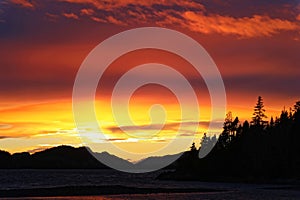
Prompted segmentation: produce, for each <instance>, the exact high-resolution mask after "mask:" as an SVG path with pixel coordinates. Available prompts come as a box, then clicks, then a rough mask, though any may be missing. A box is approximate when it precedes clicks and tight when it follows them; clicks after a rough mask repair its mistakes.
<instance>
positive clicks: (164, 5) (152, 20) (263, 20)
mask: <svg viewBox="0 0 300 200" xmlns="http://www.w3.org/2000/svg"><path fill="white" fill-rule="evenodd" d="M11 2H12V3H13V4H18V5H21V6H22V7H26V8H34V7H35V5H34V4H33V3H31V2H30V1H27V0H11ZM54 2H56V4H58V5H60V4H61V5H60V6H56V7H55V9H58V10H57V11H56V12H57V13H61V15H62V16H64V17H66V18H69V19H76V20H78V19H83V18H88V19H90V20H92V21H94V22H99V23H107V24H114V25H118V26H136V25H158V26H163V27H170V26H171V27H178V28H184V29H187V30H190V31H193V32H196V33H201V34H221V35H233V36H237V37H239V38H254V37H271V36H274V35H276V34H280V33H282V32H286V31H294V32H298V31H300V22H299V19H300V16H299V15H295V17H294V20H292V19H287V18H286V17H285V16H284V13H285V12H282V13H280V12H277V13H280V14H278V16H274V15H273V14H272V13H268V12H266V13H264V14H262V13H261V14H257V13H253V14H251V15H249V16H240V15H239V16H234V14H231V15H229V14H228V15H227V14H224V13H214V12H211V11H210V10H208V9H207V8H206V6H204V5H203V4H201V3H199V2H196V1H185V0H170V1H155V0H152V1H148V0H141V1H135V0H113V1H108V0H105V1H99V0H56V1H54ZM43 3H44V4H46V3H45V2H42V1H41V2H39V5H40V4H43ZM48 3H49V2H48ZM65 3H68V4H70V6H69V7H70V8H69V9H68V10H69V12H64V10H65V5H66V4H65ZM49 4H50V3H49ZM74 6H75V7H74ZM264 6H265V5H264ZM277 6H278V7H280V6H281V5H277ZM276 8H277V7H276ZM59 9H61V10H59ZM274 9H275V8H274ZM278 9H279V8H278ZM283 9H284V7H282V10H283ZM46 13H47V12H46ZM291 13H294V12H291ZM280 15H281V16H280ZM287 15H289V16H290V14H287Z"/></svg>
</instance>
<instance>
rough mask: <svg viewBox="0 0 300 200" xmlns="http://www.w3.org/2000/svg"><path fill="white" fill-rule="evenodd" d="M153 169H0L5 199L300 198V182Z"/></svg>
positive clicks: (1, 186) (1, 187)
mask: <svg viewBox="0 0 300 200" xmlns="http://www.w3.org/2000/svg"><path fill="white" fill-rule="evenodd" d="M160 173H162V172H161V171H159V172H153V173H147V174H128V173H122V172H118V171H115V170H106V169H97V170H87V169H86V170H79V169H73V170H46V169H43V170H20V169H18V170H0V177H1V182H0V198H4V199H8V198H9V199H26V198H27V199H101V200H104V199H105V200H106V199H107V200H108V199H113V200H115V199H120V200H124V199H158V200H160V199H217V200H218V199H266V200H268V199H272V200H274V199H283V200H285V199H286V200H287V199H289V200H290V199H300V185H298V184H297V183H296V182H290V183H285V184H245V183H225V182H222V183H220V182H200V181H173V180H165V181H163V180H157V178H156V177H157V175H158V174H160Z"/></svg>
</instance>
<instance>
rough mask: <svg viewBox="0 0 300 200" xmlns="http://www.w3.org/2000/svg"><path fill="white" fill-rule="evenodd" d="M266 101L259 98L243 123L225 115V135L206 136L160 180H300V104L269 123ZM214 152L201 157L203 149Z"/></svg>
mask: <svg viewBox="0 0 300 200" xmlns="http://www.w3.org/2000/svg"><path fill="white" fill-rule="evenodd" d="M266 118H267V116H266V114H265V109H264V103H263V98H262V97H261V96H259V97H258V100H257V104H256V105H255V107H254V112H253V116H252V120H251V121H250V122H248V121H247V120H246V121H244V122H243V123H242V122H240V120H239V118H238V117H235V118H233V116H232V113H231V112H229V113H228V114H227V115H226V119H225V122H224V126H223V132H222V133H221V135H220V136H219V138H218V140H217V138H216V136H212V137H209V136H207V134H204V136H203V138H202V140H201V142H200V143H201V144H200V148H199V149H197V148H196V147H195V144H194V143H193V144H192V146H191V148H190V151H188V152H185V153H184V154H183V156H181V158H180V159H179V160H177V161H176V162H175V163H173V166H174V167H175V169H176V170H175V171H174V172H167V173H163V174H161V176H160V177H159V178H161V179H177V180H214V181H231V180H241V181H266V180H274V179H277V180H282V179H299V178H300V156H299V153H300V101H298V102H296V103H295V105H294V106H293V107H292V108H290V109H289V110H286V109H285V108H284V109H283V110H282V112H281V115H280V116H279V117H276V118H275V119H274V118H273V117H271V118H270V121H267V120H266ZM212 144H215V146H214V148H213V149H212V151H211V152H210V153H209V154H208V155H207V156H206V157H205V158H202V159H199V158H198V153H199V150H200V149H201V148H209V146H210V145H212Z"/></svg>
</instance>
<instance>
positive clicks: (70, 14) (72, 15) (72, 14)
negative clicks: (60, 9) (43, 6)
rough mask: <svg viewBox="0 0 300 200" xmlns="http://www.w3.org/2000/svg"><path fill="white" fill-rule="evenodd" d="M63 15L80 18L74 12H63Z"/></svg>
mask: <svg viewBox="0 0 300 200" xmlns="http://www.w3.org/2000/svg"><path fill="white" fill-rule="evenodd" d="M62 15H63V16H65V17H66V18H70V19H79V17H78V16H77V15H76V14H74V13H63V14H62Z"/></svg>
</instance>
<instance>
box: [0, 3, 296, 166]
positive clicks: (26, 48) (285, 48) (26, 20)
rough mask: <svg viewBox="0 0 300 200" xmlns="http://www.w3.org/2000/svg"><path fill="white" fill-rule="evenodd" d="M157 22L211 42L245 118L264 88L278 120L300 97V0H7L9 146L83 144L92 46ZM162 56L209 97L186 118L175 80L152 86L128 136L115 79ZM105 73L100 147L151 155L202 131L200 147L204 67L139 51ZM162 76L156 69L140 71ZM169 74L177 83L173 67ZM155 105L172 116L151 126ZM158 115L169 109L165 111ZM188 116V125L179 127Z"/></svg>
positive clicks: (2, 52) (1, 75)
mask: <svg viewBox="0 0 300 200" xmlns="http://www.w3.org/2000/svg"><path fill="white" fill-rule="evenodd" d="M148 26H153V27H164V28H169V29H173V30H176V31H180V32H182V33H184V34H186V35H188V36H189V37H191V38H193V39H194V40H196V41H197V42H198V43H200V44H201V45H202V46H203V47H204V48H205V49H206V51H207V52H208V53H209V55H210V56H211V58H212V59H213V60H214V62H215V63H216V65H217V66H218V69H219V71H220V73H221V75H222V78H223V81H224V85H225V89H226V97H227V111H231V112H232V113H233V116H239V119H240V120H241V122H243V121H244V120H251V116H252V113H253V111H252V110H253V107H254V105H255V103H256V101H257V96H259V95H261V96H262V97H263V99H264V103H265V108H266V115H267V116H268V117H269V119H270V117H271V116H274V117H275V116H278V115H279V114H280V112H281V110H282V109H283V108H284V107H285V108H286V109H288V108H289V107H291V106H293V104H294V103H295V102H296V101H298V100H299V99H300V95H299V94H300V87H299V85H300V79H299V77H300V66H299V65H300V64H299V63H300V58H299V51H300V2H299V1H294V0H273V1H267V0H263V1H262V0H253V1H240V0H229V1H226V2H225V1H221V0H198V1H185V0H169V1H155V0H149V1H146V0H140V1H134V0H112V1H105V0H104V1H100V0H2V1H1V2H0V91H1V92H0V99H1V100H0V149H2V150H6V151H9V152H12V153H14V152H20V151H29V152H35V151H40V150H42V149H45V148H49V147H52V146H57V145H61V144H66V145H73V146H81V145H83V144H82V141H81V138H80V137H79V135H78V131H77V129H76V125H75V123H74V119H73V112H72V90H73V84H74V81H75V78H76V74H77V71H78V70H79V68H80V66H81V64H82V62H83V61H84V59H85V58H86V56H87V55H88V54H89V52H90V51H91V50H92V49H93V48H95V47H96V46H97V45H98V44H99V43H101V42H102V41H104V40H105V39H107V38H109V37H110V36H113V35H115V34H117V33H120V32H122V31H125V30H129V29H133V28H139V27H148ZM178 45H180V44H178ZM153 62H157V63H162V64H165V65H168V66H172V67H173V68H175V69H176V70H178V71H179V72H180V73H181V74H183V75H184V76H185V77H186V79H187V80H188V81H189V82H190V83H191V85H192V87H193V89H194V90H195V92H196V95H197V99H198V101H199V105H200V106H199V107H200V111H201V116H200V121H190V120H189V119H180V117H181V113H180V106H179V104H178V99H176V96H175V95H174V94H173V93H172V91H170V90H169V89H168V88H165V87H162V86H159V85H146V86H143V87H141V88H139V89H138V90H137V91H135V93H134V94H133V96H132V98H131V99H130V103H129V107H130V114H131V117H132V119H133V120H134V122H135V124H136V125H134V126H133V125H131V124H126V123H125V124H121V126H122V129H123V130H125V131H127V132H128V134H125V133H124V132H123V131H122V130H120V127H119V126H120V124H117V123H116V122H115V121H114V118H113V115H112V113H111V108H110V102H111V92H112V90H113V88H114V84H115V83H116V82H117V80H118V79H120V78H121V76H122V75H123V74H124V73H126V72H128V70H129V69H131V68H133V67H135V66H137V65H141V64H145V63H153ZM104 75H105V76H103V77H102V78H101V80H100V83H99V86H98V88H99V90H97V95H96V99H95V101H96V111H97V120H99V122H101V123H100V126H101V128H102V129H103V130H105V133H106V135H107V138H106V140H103V141H102V144H101V148H100V149H97V151H110V152H111V153H114V152H113V150H111V149H109V147H108V145H107V143H110V142H112V143H114V144H115V145H117V146H118V147H119V148H122V149H125V151H129V152H136V151H137V149H138V151H139V152H140V153H141V154H140V156H132V157H127V158H126V154H123V155H119V156H120V157H124V158H126V159H131V160H137V159H140V158H142V157H143V156H145V155H146V153H148V154H147V155H156V154H155V150H156V149H158V148H163V147H164V146H165V145H167V144H168V143H169V141H170V140H171V139H172V138H174V137H182V138H190V137H195V139H194V140H195V141H196V143H197V145H198V143H199V141H200V138H201V137H202V135H203V133H204V132H206V131H207V127H208V124H209V122H210V114H211V100H210V96H209V92H208V90H207V87H206V86H205V83H204V82H203V79H202V78H201V75H197V74H196V73H195V71H193V68H192V66H190V63H188V62H186V60H184V59H182V58H180V57H178V56H176V55H174V54H172V53H170V52H166V51H161V50H153V49H152V50H151V49H146V50H138V51H134V52H130V53H128V54H126V55H122V56H120V57H119V58H118V59H117V60H115V61H114V62H113V63H112V64H111V65H110V66H109V68H108V70H107V71H106V72H105V74H104ZM158 75H159V73H157V71H147V72H145V73H142V74H141V76H158ZM161 75H162V76H164V77H165V78H166V79H169V80H174V81H175V82H176V77H173V76H172V75H170V74H163V73H162V74H161ZM100 89H101V90H100ZM123 91H126V87H124V88H123ZM184 92H185V91H183V93H184ZM184 94H185V95H186V97H187V99H188V98H189V97H190V96H189V94H188V93H184ZM119 98H120V99H122V96H120V97H119ZM155 104H161V105H163V106H164V109H165V111H166V116H165V115H163V116H165V117H166V119H161V120H158V123H154V122H153V121H152V122H153V124H151V125H149V123H151V118H150V117H149V108H151V106H152V105H155ZM119 106H123V105H121V104H120V105H119ZM124 106H125V105H124ZM189 112H191V113H192V112H193V108H190V110H189ZM154 116H155V117H156V118H159V117H161V116H162V114H161V112H160V111H159V110H158V111H157V113H154ZM224 118H225V115H224ZM164 120H165V121H164ZM219 120H223V119H219ZM161 121H164V122H165V123H164V124H163V129H162V130H161V131H159V132H158V133H156V135H155V136H154V137H152V138H151V139H150V140H149V139H147V140H145V139H139V138H138V137H131V136H132V134H133V135H134V134H140V133H141V132H144V131H145V132H147V133H150V132H151V134H152V132H153V131H156V130H159V129H160V128H161V127H162V124H161V123H160V122H161ZM212 123H213V122H212ZM180 124H182V126H183V132H180V133H179V135H176V134H177V129H178V127H179V125H180ZM194 126H199V127H197V131H193V128H192V127H194ZM147 133H146V134H147ZM90 134H91V135H93V133H90ZM149 141H150V142H149ZM179 151H180V149H172V150H169V151H165V152H162V153H161V154H172V153H178V152H179ZM143 153H145V154H143Z"/></svg>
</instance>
